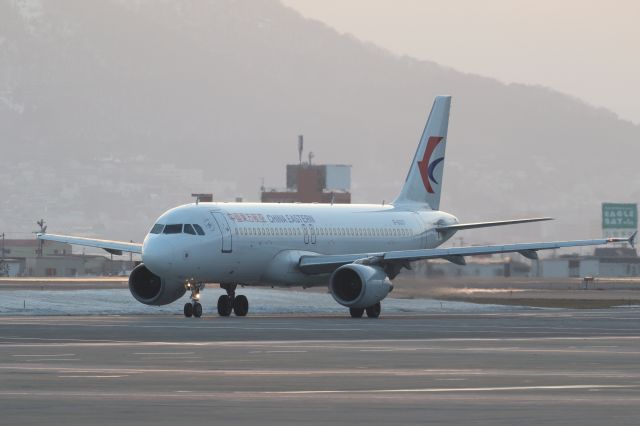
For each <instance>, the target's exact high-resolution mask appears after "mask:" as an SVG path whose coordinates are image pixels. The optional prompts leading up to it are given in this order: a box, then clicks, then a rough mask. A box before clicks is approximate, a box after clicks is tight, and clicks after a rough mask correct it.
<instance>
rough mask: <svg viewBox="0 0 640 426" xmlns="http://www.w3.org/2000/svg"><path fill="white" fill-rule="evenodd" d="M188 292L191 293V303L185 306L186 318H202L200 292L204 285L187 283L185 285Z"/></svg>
mask: <svg viewBox="0 0 640 426" xmlns="http://www.w3.org/2000/svg"><path fill="white" fill-rule="evenodd" d="M185 287H186V288H187V290H190V291H191V302H187V303H185V304H184V316H185V317H187V318H191V317H192V316H193V317H195V318H200V317H201V316H202V305H201V304H200V290H202V289H203V288H204V284H202V283H193V282H187V283H186V284H185Z"/></svg>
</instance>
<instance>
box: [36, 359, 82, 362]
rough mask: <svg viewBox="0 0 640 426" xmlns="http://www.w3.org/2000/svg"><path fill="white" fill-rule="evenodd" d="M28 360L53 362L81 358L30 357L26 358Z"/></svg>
mask: <svg viewBox="0 0 640 426" xmlns="http://www.w3.org/2000/svg"><path fill="white" fill-rule="evenodd" d="M25 361H26V362H43V361H47V362H51V361H81V359H80V358H35V359H34V358H29V359H25Z"/></svg>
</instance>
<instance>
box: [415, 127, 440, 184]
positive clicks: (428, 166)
mask: <svg viewBox="0 0 640 426" xmlns="http://www.w3.org/2000/svg"><path fill="white" fill-rule="evenodd" d="M442 139H444V138H443V137H442V136H430V137H429V141H428V142H427V149H425V151H424V157H422V160H421V161H418V169H419V170H420V176H422V183H424V187H425V189H426V190H427V192H428V193H429V194H433V187H432V186H431V181H433V182H434V183H436V184H438V181H437V180H436V178H435V177H434V176H433V172H434V170H435V168H436V166H437V165H438V164H440V163H441V162H443V161H444V157H440V158H436V159H435V160H433V161H431V156H432V155H433V151H435V149H436V147H437V146H438V144H439V143H440V142H442Z"/></svg>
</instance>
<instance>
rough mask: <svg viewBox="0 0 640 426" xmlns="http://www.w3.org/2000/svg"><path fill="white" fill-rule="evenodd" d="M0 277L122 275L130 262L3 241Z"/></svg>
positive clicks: (47, 244) (60, 246)
mask: <svg viewBox="0 0 640 426" xmlns="http://www.w3.org/2000/svg"><path fill="white" fill-rule="evenodd" d="M2 247H3V248H2V250H3V251H4V253H3V256H2V258H1V259H0V276H9V277H18V276H27V277H78V276H101V275H126V274H127V273H128V272H129V271H131V270H132V269H133V267H134V262H133V261H131V260H121V259H116V260H114V259H112V258H110V257H107V256H101V255H84V254H73V253H72V250H71V245H70V244H66V243H59V242H55V241H40V240H36V239H35V238H34V239H20V240H9V239H7V240H4V241H3V245H2Z"/></svg>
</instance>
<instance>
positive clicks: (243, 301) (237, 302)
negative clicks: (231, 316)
mask: <svg viewBox="0 0 640 426" xmlns="http://www.w3.org/2000/svg"><path fill="white" fill-rule="evenodd" d="M233 312H234V313H235V314H236V316H238V317H244V316H246V315H247V313H248V312H249V300H248V299H247V296H243V295H240V296H236V297H235V298H234V299H233Z"/></svg>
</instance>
